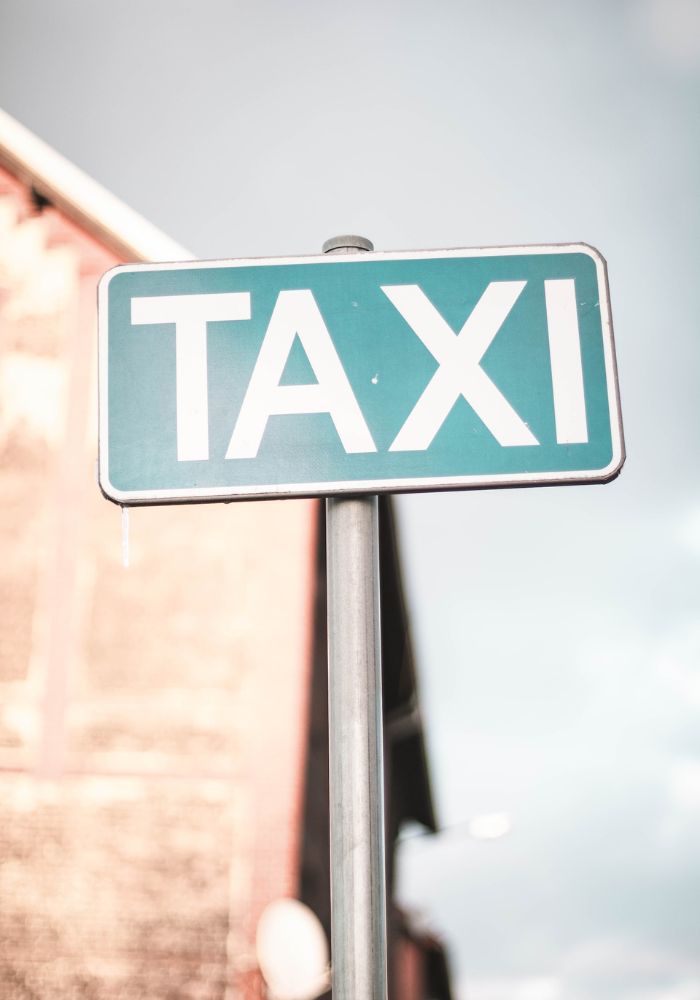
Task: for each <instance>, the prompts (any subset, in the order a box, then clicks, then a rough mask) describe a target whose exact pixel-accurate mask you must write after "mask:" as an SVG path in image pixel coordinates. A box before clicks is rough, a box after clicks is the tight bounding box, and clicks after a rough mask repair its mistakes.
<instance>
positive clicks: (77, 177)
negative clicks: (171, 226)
mask: <svg viewBox="0 0 700 1000" xmlns="http://www.w3.org/2000/svg"><path fill="white" fill-rule="evenodd" d="M0 165H2V166H4V167H5V168H6V169H8V170H9V171H10V173H12V174H14V176H16V177H17V178H18V179H19V180H21V181H23V182H24V183H25V184H27V185H29V186H31V187H32V188H34V189H35V190H36V191H37V192H38V193H39V194H40V195H42V196H43V197H44V198H47V199H48V200H49V201H50V202H51V203H52V204H54V205H55V206H56V207H57V208H59V209H60V210H61V211H62V212H64V213H65V214H66V215H67V216H68V217H69V218H70V219H72V220H73V221H74V222H77V223H78V224H79V225H80V226H82V227H83V228H84V229H85V230H87V231H88V232H89V233H90V235H91V236H94V237H95V238H96V239H97V240H98V241H100V242H101V243H103V244H104V245H105V246H107V247H109V249H111V250H113V251H114V252H115V253H116V254H118V255H119V256H120V257H122V258H123V259H124V260H125V261H165V260H167V261H171V260H191V259H192V254H191V253H190V252H189V251H187V250H186V249H185V248H184V247H182V246H180V244H179V243H177V242H176V241H175V240H173V239H171V238H170V237H169V236H167V235H166V234H165V233H163V232H161V230H160V229H158V228H157V227H156V226H154V225H152V224H151V223H150V222H148V221H147V220H146V219H144V218H143V216H141V215H139V213H138V212H135V211H134V210H133V209H132V208H130V207H129V206H128V205H126V204H125V203H124V202H123V201H120V200H119V198H117V197H116V196H115V195H113V194H112V193H111V192H109V191H108V190H107V189H106V188H104V187H102V185H101V184H99V183H98V182H97V181H95V180H93V179H92V177H89V176H88V174H86V173H84V172H83V171H82V170H81V169H80V168H79V167H76V166H75V164H73V163H71V162H70V161H69V160H67V159H66V158H65V157H64V156H62V155H61V154H60V153H58V152H56V150H55V149H53V148H52V147H51V146H49V145H48V143H45V142H44V141H43V140H42V139H40V138H39V137H38V136H36V135H34V133H33V132H31V131H30V130H29V129H28V128H26V127H25V126H24V125H22V124H21V123H20V122H18V121H17V120H16V119H15V118H13V117H12V116H11V115H9V114H8V113H7V112H6V111H3V110H2V108H0Z"/></svg>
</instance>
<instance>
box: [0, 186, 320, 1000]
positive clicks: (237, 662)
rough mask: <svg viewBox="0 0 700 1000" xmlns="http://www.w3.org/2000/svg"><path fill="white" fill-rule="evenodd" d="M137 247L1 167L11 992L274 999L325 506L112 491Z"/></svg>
mask: <svg viewBox="0 0 700 1000" xmlns="http://www.w3.org/2000/svg"><path fill="white" fill-rule="evenodd" d="M115 262H116V261H115V260H114V258H113V257H112V256H111V255H110V254H108V253H107V252H106V251H105V250H104V249H103V248H101V247H100V246H99V245H98V244H97V243H95V241H93V240H92V239H90V238H89V237H87V236H86V235H85V234H83V233H81V232H80V231H79V230H78V229H77V228H76V227H75V226H73V225H72V224H70V223H69V222H67V221H66V220H65V219H63V218H62V217H61V216H60V215H59V214H58V213H57V212H56V211H55V210H53V209H51V208H48V209H44V210H43V211H42V212H41V213H40V214H39V213H37V212H36V211H35V210H34V208H33V206H32V203H31V199H30V198H29V195H28V192H27V191H26V190H25V189H24V188H23V187H22V186H21V185H20V184H19V183H18V182H17V181H16V180H15V179H14V178H12V177H10V176H8V175H7V174H6V173H2V172H0V544H2V547H3V560H1V561H0V607H1V614H2V623H1V625H0V862H2V864H1V865H0V899H2V907H1V909H0V998H2V1000H6V998H12V1000H15V998H17V1000H19V998H25V997H26V998H27V1000H29V998H30V997H31V998H42V1000H43V998H44V997H46V998H49V997H51V998H52V1000H53V998H55V997H57V996H65V997H68V996H70V997H76V998H78V997H86V998H88V997H90V998H102V997H105V998H106V997H120V998H128V997H130V996H133V997H138V998H139V1000H147V998H152V1000H163V998H167V997H173V998H175V997H178V998H179V997H183V998H185V997H192V998H195V997H202V998H204V997H206V998H207V1000H210V998H214V997H217V996H219V997H223V996H224V993H225V990H226V987H227V985H228V986H229V987H230V992H229V994H228V996H229V997H231V996H233V997H238V996H245V997H251V998H253V997H255V998H258V997H262V995H263V993H262V989H261V986H260V983H259V981H258V978H257V973H256V970H255V960H254V955H253V941H254V932H255V925H256V921H257V917H258V915H259V912H260V911H261V909H262V908H263V906H264V905H265V904H266V903H267V902H268V901H270V900H271V899H273V898H277V897H279V896H280V895H288V894H292V895H293V894H295V892H296V882H297V867H296V866H297V853H298V851H297V847H298V844H297V838H298V836H299V816H300V805H301V794H302V788H301V779H302V774H303V760H302V757H303V753H304V746H305V727H306V710H307V709H306V696H307V691H308V682H309V678H308V671H309V663H310V652H309V645H310V638H311V609H312V600H313V552H314V544H315V539H314V524H315V518H314V511H315V505H314V504H313V503H312V502H307V501H296V502H291V501H284V502H277V503H267V504H260V503H258V504H253V503H250V504H241V505H233V504H232V505H227V506H223V505H206V506H187V507H178V508H152V509H140V510H136V511H133V512H132V515H131V522H132V531H131V566H130V568H129V569H128V570H126V569H123V568H122V566H121V563H120V555H121V553H120V518H119V511H118V509H117V508H115V507H114V506H113V505H111V504H110V503H108V502H107V501H105V500H104V499H103V498H102V497H101V496H100V494H99V491H98V489H97V487H96V485H95V464H94V463H95V453H96V420H95V340H96V336H95V285H96V280H97V278H98V276H99V275H100V274H101V273H102V271H104V270H105V269H106V268H107V267H109V266H111V264H113V263H115Z"/></svg>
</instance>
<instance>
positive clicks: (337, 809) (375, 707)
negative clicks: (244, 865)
mask: <svg viewBox="0 0 700 1000" xmlns="http://www.w3.org/2000/svg"><path fill="white" fill-rule="evenodd" d="M372 249H374V248H373V246H372V244H371V243H370V241H369V240H366V239H363V238H362V237H359V236H339V237H335V238H333V239H330V240H327V241H326V242H325V243H324V245H323V252H324V253H357V252H358V251H363V250H364V251H369V250H372ZM378 520H379V518H378V502H377V497H376V496H364V497H342V498H341V497H338V498H335V497H329V498H328V499H327V500H326V539H327V552H328V555H327V560H328V562H327V566H328V692H329V695H328V714H329V720H328V723H329V755H330V830H331V919H332V930H331V938H332V953H333V1000H385V998H386V996H387V943H386V882H385V863H384V772H383V731H382V675H381V643H380V619H379V531H378V527H379V525H378Z"/></svg>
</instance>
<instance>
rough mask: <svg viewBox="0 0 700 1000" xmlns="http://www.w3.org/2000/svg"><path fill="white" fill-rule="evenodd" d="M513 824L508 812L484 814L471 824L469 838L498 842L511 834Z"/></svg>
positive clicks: (476, 817) (474, 819) (471, 821)
mask: <svg viewBox="0 0 700 1000" xmlns="http://www.w3.org/2000/svg"><path fill="white" fill-rule="evenodd" d="M511 828H512V823H511V819H510V816H509V815H508V813H506V812H496V813H482V814H481V815H480V816H474V818H473V819H472V820H470V822H469V836H470V837H473V838H474V839H475V840H498V838H499V837H505V835H506V834H507V833H510V831H511Z"/></svg>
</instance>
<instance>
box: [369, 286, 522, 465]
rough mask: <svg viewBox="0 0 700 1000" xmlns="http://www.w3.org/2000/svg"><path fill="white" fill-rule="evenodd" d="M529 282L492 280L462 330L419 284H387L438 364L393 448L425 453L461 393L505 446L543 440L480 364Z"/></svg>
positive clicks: (388, 292) (387, 292) (393, 299)
mask: <svg viewBox="0 0 700 1000" xmlns="http://www.w3.org/2000/svg"><path fill="white" fill-rule="evenodd" d="M525 285H526V282H524V281H492V282H491V284H489V286H488V287H487V288H486V291H485V292H484V294H483V295H482V296H481V298H480V299H479V301H478V302H477V304H476V305H475V307H474V309H473V310H472V312H471V314H470V315H469V317H468V318H467V321H466V322H465V324H464V326H463V327H462V329H461V330H460V331H459V333H458V334H455V332H454V330H453V329H452V328H451V327H450V326H449V324H448V323H447V322H446V321H445V319H444V318H443V317H442V316H441V315H440V313H439V312H438V311H437V309H436V308H435V306H434V305H433V304H432V302H431V301H430V299H429V298H428V297H427V296H426V295H425V293H424V292H423V291H422V289H421V288H420V287H419V286H418V285H382V291H383V292H384V294H385V295H386V296H387V297H388V299H389V300H390V301H391V302H392V304H393V305H394V306H395V308H396V309H397V310H398V311H399V312H400V313H401V315H402V316H403V318H404V319H405V320H406V322H407V323H408V325H409V326H410V327H411V329H412V330H413V331H414V333H415V334H416V335H417V336H418V337H419V338H420V339H421V341H422V342H423V344H425V346H426V347H427V348H428V350H429V351H430V353H431V354H432V355H433V357H434V358H435V359H436V361H438V362H439V367H438V369H437V371H436V372H435V374H434V375H433V377H432V378H431V380H430V382H429V383H428V385H427V386H426V388H425V390H424V391H423V393H422V395H421V396H420V397H419V399H418V401H417V403H416V405H415V406H414V407H413V409H412V410H411V412H410V414H409V415H408V418H407V420H406V422H405V424H404V425H403V427H402V428H401V430H400V431H399V433H398V435H397V436H396V439H395V440H394V442H393V444H392V445H391V447H390V449H389V451H425V449H426V448H428V447H429V445H430V443H431V441H432V440H433V438H434V437H435V435H436V434H437V432H438V431H439V429H440V428H441V427H442V425H443V423H444V421H445V420H446V418H447V416H448V414H449V413H450V411H451V409H452V407H453V406H454V404H455V402H456V401H457V400H458V399H459V397H460V396H463V397H464V399H466V401H467V403H469V405H470V406H471V407H472V409H473V410H474V412H475V413H476V414H477V416H478V417H479V418H480V420H482V421H483V423H484V424H485V425H486V426H487V427H488V429H489V430H490V431H491V433H492V434H493V436H494V437H495V438H496V440H497V441H498V443H499V444H500V445H504V446H507V447H509V446H512V445H532V444H535V445H536V444H539V441H538V440H537V438H536V437H535V435H534V434H533V433H532V431H531V430H530V428H529V427H528V426H527V424H525V423H524V422H523V421H522V420H521V419H520V417H519V416H518V414H517V413H516V412H515V410H514V409H513V407H512V406H511V405H510V403H509V402H508V400H507V399H506V398H505V396H503V394H502V393H501V392H500V391H499V390H498V389H497V387H496V386H495V385H494V383H493V382H492V381H491V379H490V378H489V377H488V375H487V374H486V372H485V371H484V370H483V368H481V366H480V361H481V359H482V358H483V356H484V354H485V353H486V351H487V350H488V347H489V345H490V344H491V341H492V340H493V339H494V337H495V336H496V334H497V333H498V331H499V329H500V328H501V326H502V325H503V322H504V321H505V319H506V316H507V315H508V313H509V312H510V311H511V309H512V308H513V306H514V304H515V302H516V300H517V298H518V296H519V295H520V293H521V292H522V290H523V288H524V287H525Z"/></svg>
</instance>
